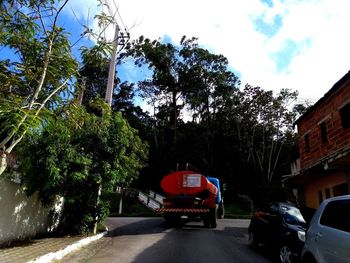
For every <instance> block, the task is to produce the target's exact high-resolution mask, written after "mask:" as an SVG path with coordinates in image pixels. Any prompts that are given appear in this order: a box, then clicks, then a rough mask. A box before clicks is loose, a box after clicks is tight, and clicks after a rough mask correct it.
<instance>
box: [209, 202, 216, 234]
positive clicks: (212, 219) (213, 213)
mask: <svg viewBox="0 0 350 263" xmlns="http://www.w3.org/2000/svg"><path fill="white" fill-rule="evenodd" d="M217 218H218V206H217V205H215V208H212V209H210V212H209V220H210V227H211V228H216V226H217V222H216V220H217Z"/></svg>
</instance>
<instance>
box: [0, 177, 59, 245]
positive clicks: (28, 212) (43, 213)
mask: <svg viewBox="0 0 350 263" xmlns="http://www.w3.org/2000/svg"><path fill="white" fill-rule="evenodd" d="M62 205H63V199H62V198H61V199H59V200H58V202H57V203H56V205H55V206H54V207H53V209H49V208H46V207H44V206H43V205H42V204H41V203H40V201H39V200H38V198H37V195H36V194H35V195H33V196H31V197H27V196H26V195H25V192H24V189H23V187H22V186H21V185H20V184H18V183H15V182H12V181H9V180H6V179H3V178H2V179H0V245H4V244H7V243H10V242H11V241H13V240H17V239H26V238H28V237H33V236H35V235H37V234H44V233H47V232H50V231H52V230H53V229H54V227H55V226H57V223H58V220H57V218H56V219H50V216H49V214H50V210H55V211H56V212H58V213H59V212H60V211H61V209H62Z"/></svg>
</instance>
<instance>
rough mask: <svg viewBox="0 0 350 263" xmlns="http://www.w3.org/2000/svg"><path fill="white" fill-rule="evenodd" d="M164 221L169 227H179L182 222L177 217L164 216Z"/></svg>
mask: <svg viewBox="0 0 350 263" xmlns="http://www.w3.org/2000/svg"><path fill="white" fill-rule="evenodd" d="M164 220H165V223H166V224H167V225H168V226H178V225H180V222H181V221H180V217H179V216H177V215H164Z"/></svg>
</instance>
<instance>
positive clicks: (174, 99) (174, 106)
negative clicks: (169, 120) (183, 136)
mask: <svg viewBox="0 0 350 263" xmlns="http://www.w3.org/2000/svg"><path fill="white" fill-rule="evenodd" d="M172 93H173V103H172V104H173V118H174V120H173V125H174V141H173V143H174V146H175V145H176V129H177V127H176V126H177V114H176V91H175V90H174V91H173V92H172Z"/></svg>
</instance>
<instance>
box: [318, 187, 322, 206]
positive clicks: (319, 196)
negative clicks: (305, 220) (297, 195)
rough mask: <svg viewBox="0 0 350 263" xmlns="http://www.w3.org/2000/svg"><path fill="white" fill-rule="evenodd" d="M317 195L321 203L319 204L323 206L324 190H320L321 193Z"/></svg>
mask: <svg viewBox="0 0 350 263" xmlns="http://www.w3.org/2000/svg"><path fill="white" fill-rule="evenodd" d="M317 194H318V202H319V204H321V203H322V201H323V194H322V190H319V191H318V192H317Z"/></svg>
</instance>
